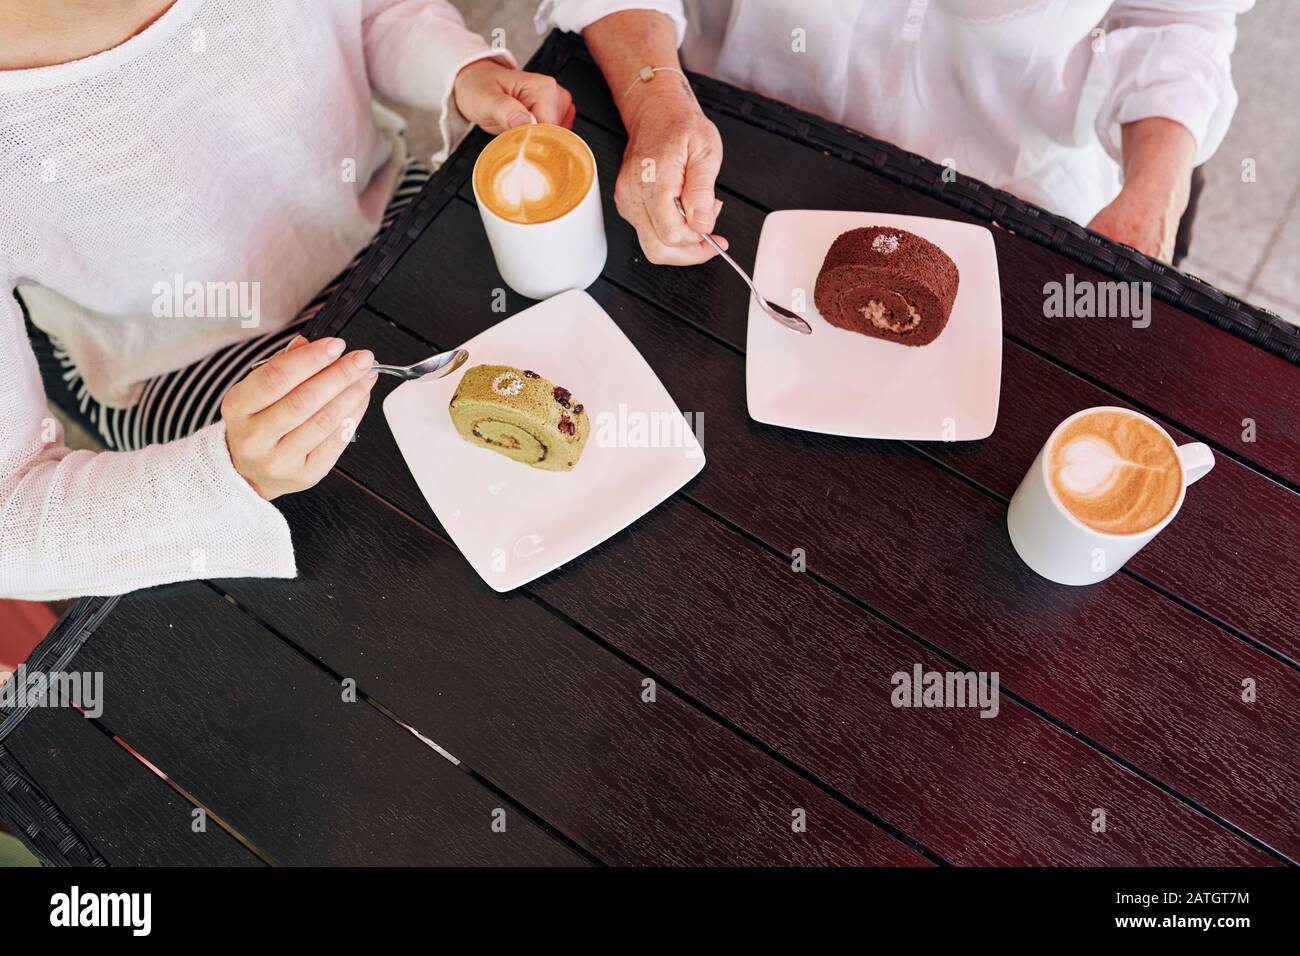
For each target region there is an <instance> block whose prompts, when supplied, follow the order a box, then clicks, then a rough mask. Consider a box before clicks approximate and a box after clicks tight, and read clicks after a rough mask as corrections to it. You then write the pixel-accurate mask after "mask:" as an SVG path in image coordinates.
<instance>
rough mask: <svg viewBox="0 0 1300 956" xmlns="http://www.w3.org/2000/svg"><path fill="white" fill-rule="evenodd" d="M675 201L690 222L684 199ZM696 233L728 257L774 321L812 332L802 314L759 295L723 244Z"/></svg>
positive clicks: (761, 307)
mask: <svg viewBox="0 0 1300 956" xmlns="http://www.w3.org/2000/svg"><path fill="white" fill-rule="evenodd" d="M673 202H675V203H677V211H678V212H679V213H681V214H682V219H684V220H686V222H688V223H689V222H690V219H688V218H687V216H686V210H685V209H683V208H682V201H681V200H680V199H675V200H673ZM696 235H697V236H699V237H700V238H701V239H703V240H704V241H705V242H707V243H708V244H709V245H711V246H712V247H713V248H714V249H716V250H718V255H720V256H722V258H724V259H726V260H727V264H728V265H730V266H731V268H733V269H735V270H736V271H737V272H738V273H740V277H741V278H742V279H744V280H745V284H746V285H747V286H749V291H750V292H752V293H754V300H755V301H756V302H757V303H758V307H759V308H760V309H762V310H763V311H764V312H766V313H767V314H768V316H769V317H770V318H771V319H772V320H773V321H775V322H779V323H780V324H781V325H784V326H785V327H786V328H787V329H791V330H793V331H795V332H799V333H800V334H802V335H811V334H812V326H811V325H809V324H808V323H807V322H805V321H804V320H803V319H802V318H801V317H800V316H798V315H796V314H795V313H793V312H791V311H790V310H789V309H787V308H785V307H784V306H779V305H777V304H776V303H775V302H772V301H771V300H769V299H764V298H763V297H762V296H761V295H759V293H758V287H757V286H755V285H754V280H753V279H751V278H750V277H749V273H748V272H746V271H745V270H744V269H742V268H741V267H740V266H739V265H738V264H737V263H736V260H735V259H733V258H731V256H729V255H727V253H726V251H725V250H723V248H722V246H720V245H718V243H717V242H716V241H715V240H714V238H713V237H712V236H709V235H705V234H704V233H702V232H697V233H696Z"/></svg>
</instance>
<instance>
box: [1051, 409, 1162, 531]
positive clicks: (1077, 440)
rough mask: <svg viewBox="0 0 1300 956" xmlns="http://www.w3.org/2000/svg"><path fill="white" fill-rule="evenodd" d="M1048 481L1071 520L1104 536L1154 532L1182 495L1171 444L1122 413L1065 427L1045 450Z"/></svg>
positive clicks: (1095, 416)
mask: <svg viewBox="0 0 1300 956" xmlns="http://www.w3.org/2000/svg"><path fill="white" fill-rule="evenodd" d="M1047 476H1048V481H1049V482H1050V483H1051V486H1052V490H1053V491H1054V492H1055V493H1056V497H1057V499H1058V500H1059V501H1060V502H1061V504H1062V506H1064V507H1065V509H1066V510H1067V511H1069V512H1070V514H1072V515H1074V517H1076V518H1078V519H1079V520H1080V521H1082V522H1083V523H1084V524H1086V525H1087V526H1088V527H1090V528H1093V529H1095V530H1097V531H1103V532H1106V533H1108V534H1136V533H1137V532H1140V531H1145V530H1146V529H1148V528H1151V527H1154V526H1155V525H1157V524H1159V523H1160V522H1161V521H1163V520H1164V519H1165V518H1166V517H1167V516H1168V515H1169V513H1170V512H1171V511H1173V509H1174V506H1175V505H1176V504H1177V503H1178V496H1179V494H1180V493H1181V492H1182V489H1183V469H1182V465H1181V464H1180V462H1179V460H1178V453H1177V451H1176V450H1175V449H1174V444H1173V442H1171V441H1170V440H1169V438H1168V436H1166V435H1165V434H1164V433H1163V432H1161V431H1160V430H1159V429H1157V428H1155V427H1154V426H1153V425H1151V424H1150V423H1149V422H1147V421H1145V420H1144V419H1142V418H1139V417H1137V416H1135V415H1128V414H1125V413H1124V412H1111V411H1099V412H1093V413H1091V414H1088V415H1083V416H1081V417H1079V418H1076V419H1075V420H1074V421H1072V422H1070V423H1069V424H1068V425H1066V426H1065V428H1063V429H1062V430H1061V433H1060V434H1059V435H1057V436H1056V440H1055V441H1054V442H1053V443H1052V446H1051V448H1049V449H1048V452H1047Z"/></svg>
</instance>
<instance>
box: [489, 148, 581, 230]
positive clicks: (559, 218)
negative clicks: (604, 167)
mask: <svg viewBox="0 0 1300 956" xmlns="http://www.w3.org/2000/svg"><path fill="white" fill-rule="evenodd" d="M529 125H530V126H531V125H536V126H549V127H551V128H552V129H558V130H563V131H564V132H566V133H568V134H569V135H570V136H572V137H573V138H574V139H576V140H577V141H578V143H579V144H580V145H581V146H582V148H583V149H585V150H586V151H587V157H588V158H589V159H590V160H591V182H590V183H588V184H587V191H586V192H584V193H583V194H582V198H581V199H579V200H578V201H577V202H576V203H574V204H573V206H572V207H571V208H570V209H568V210H566V211H565V212H563V213H561V214H560V215H558V216H556V217H555V218H554V219H547V220H545V221H543V222H515V221H514V220H513V219H506V218H505V217H504V216H499V215H497V214H496V213H495V212H493V211H492V208H491V207H490V206H488V205H487V204H486V203H485V202H483V197H482V196H480V195H479V192H478V176H477V175H476V173H478V164H479V161H480V160H481V159H482V158H483V154H484V153H485V152H487V148H488V146H491V145H492V144H493V143H495V142H496V141H497V137H500V136H504V135H505V134H506V133H509V132H511V131H512V130H516V129H523V127H522V126H512V127H510V129H507V130H502V131H501V132H499V133H497V134H496V136H493V137H492V138H491V139H490V140H488V142H487V143H486V144H485V145H484V146H483V148H482V149H480V150H479V151H478V155H477V156H475V157H474V165H473V167H471V168H470V171H469V188H470V191H471V192H473V194H474V204H475V205H476V206H478V208H479V212H480V213H482V214H484V215H488V216H491V217H492V218H493V219H495V220H496V221H497V222H500V223H505V224H506V225H508V226H518V227H520V228H523V229H529V228H532V227H534V226H549V225H551V224H552V223H556V222H563V221H564V220H565V219H568V218H569V217H570V216H572V215H573V214H574V213H576V212H577V211H578V209H579V208H580V207H581V206H582V204H583V203H585V202H586V201H587V200H588V199H590V198H591V194H592V193H593V192H595V191H596V190H597V189H599V188H600V187H599V185H598V183H599V182H600V177H599V176H598V175H597V170H596V154H595V153H593V152H592V151H591V146H589V145H588V144H587V141H586V140H585V139H583V138H582V137H581V136H579V135H578V134H577V133H575V132H574V131H573V130H571V129H569V128H568V127H565V126H560V125H558V124H556V123H536V124H531V123H530V124H529Z"/></svg>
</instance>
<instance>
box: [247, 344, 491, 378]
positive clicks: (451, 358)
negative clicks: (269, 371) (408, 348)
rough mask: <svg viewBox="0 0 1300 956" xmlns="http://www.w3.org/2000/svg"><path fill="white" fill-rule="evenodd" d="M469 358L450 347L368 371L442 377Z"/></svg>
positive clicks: (265, 360) (406, 375)
mask: <svg viewBox="0 0 1300 956" xmlns="http://www.w3.org/2000/svg"><path fill="white" fill-rule="evenodd" d="M272 358H275V356H274V355H272V356H271V358H264V359H262V360H261V361H258V362H254V363H253V365H252V367H253V368H257V367H258V366H259V365H265V364H266V363H267V362H269V361H271V359H272ZM468 358H469V352H467V351H465V350H464V349H452V350H451V351H450V352H439V353H438V354H437V355H431V356H429V357H428V358H427V359H423V360H422V361H419V362H416V363H415V364H413V365H372V366H371V367H370V371H372V372H382V373H383V374H385V375H392V376H395V377H396V378H404V379H412V378H424V377H425V376H428V377H429V378H442V377H443V376H444V375H450V374H451V373H452V372H454V371H456V369H458V368H460V367H461V366H462V365H464V364H465V360H466V359H468Z"/></svg>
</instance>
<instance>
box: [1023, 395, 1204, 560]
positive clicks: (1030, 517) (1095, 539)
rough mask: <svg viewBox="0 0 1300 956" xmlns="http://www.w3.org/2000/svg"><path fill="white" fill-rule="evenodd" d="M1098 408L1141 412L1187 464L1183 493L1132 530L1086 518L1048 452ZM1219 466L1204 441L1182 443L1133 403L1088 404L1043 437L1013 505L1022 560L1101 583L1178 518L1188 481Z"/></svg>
mask: <svg viewBox="0 0 1300 956" xmlns="http://www.w3.org/2000/svg"><path fill="white" fill-rule="evenodd" d="M1093 412H1120V413H1123V414H1125V415H1132V416H1134V417H1135V418H1140V419H1142V420H1143V421H1145V422H1146V423H1147V424H1149V425H1151V426H1152V427H1153V428H1154V429H1155V430H1156V431H1157V432H1158V433H1159V434H1161V435H1163V436H1164V437H1165V438H1166V439H1167V440H1168V442H1169V444H1170V446H1172V447H1173V448H1174V451H1175V454H1176V456H1177V458H1178V463H1179V467H1180V468H1181V470H1182V481H1181V483H1180V487H1179V489H1178V498H1177V500H1176V501H1175V502H1174V506H1173V508H1172V509H1171V510H1170V511H1169V513H1168V514H1167V515H1165V517H1164V518H1162V519H1161V520H1160V521H1158V522H1157V523H1156V524H1154V525H1152V526H1151V527H1149V528H1145V529H1143V530H1142V531H1138V532H1134V533H1132V534H1111V533H1107V532H1104V531H1098V530H1097V529H1095V528H1091V527H1089V526H1088V525H1086V524H1084V523H1083V522H1082V521H1080V520H1079V519H1078V518H1076V517H1075V516H1074V515H1073V514H1071V513H1070V512H1069V511H1068V510H1067V509H1066V508H1065V506H1064V505H1063V504H1062V503H1061V501H1060V499H1059V497H1058V496H1057V494H1056V491H1055V489H1053V487H1052V483H1051V480H1050V478H1049V476H1048V471H1047V452H1048V450H1049V449H1050V448H1052V446H1053V444H1054V443H1055V441H1056V438H1057V436H1058V435H1060V434H1061V432H1062V431H1063V430H1064V429H1065V428H1066V427H1067V426H1068V425H1069V424H1070V423H1071V422H1073V421H1074V420H1075V419H1077V418H1080V417H1082V416H1084V415H1088V414H1091V413H1093ZM1213 467H1214V454H1213V453H1212V452H1211V451H1210V449H1209V447H1208V446H1206V445H1204V444H1202V443H1201V442H1192V443H1190V444H1187V445H1176V444H1175V443H1174V440H1173V439H1172V438H1171V437H1170V436H1169V433H1168V432H1166V431H1165V430H1164V429H1163V428H1161V427H1160V425H1159V424H1157V423H1156V422H1154V421H1152V420H1151V419H1150V418H1148V417H1147V416H1145V415H1142V414H1140V413H1138V412H1135V411H1132V410H1131V409H1127V408H1117V407H1114V406H1110V405H1105V406H1098V407H1096V408H1085V409H1083V410H1082V411H1079V412H1075V413H1074V414H1073V415H1071V416H1070V417H1069V418H1067V419H1066V420H1065V421H1063V422H1061V424H1059V425H1057V426H1056V428H1055V429H1054V430H1053V431H1052V434H1051V435H1050V436H1049V437H1048V439H1047V441H1046V442H1044V443H1043V447H1042V449H1040V450H1039V452H1038V457H1037V458H1035V459H1034V463H1033V464H1032V465H1031V466H1030V468H1029V473H1028V474H1026V475H1025V477H1024V480H1023V481H1021V482H1020V487H1019V488H1017V489H1016V493H1015V494H1014V495H1012V497H1011V505H1010V506H1009V507H1008V508H1007V531H1008V533H1009V534H1010V535H1011V544H1012V545H1013V546H1014V547H1015V549H1016V553H1017V554H1019V555H1020V557H1021V560H1023V561H1024V562H1025V564H1027V565H1029V567H1030V568H1032V569H1033V570H1034V571H1036V572H1038V573H1039V574H1041V575H1042V576H1043V577H1045V578H1047V579H1048V580H1049V581H1055V582H1057V583H1058V584H1095V583H1097V582H1098V581H1104V580H1105V579H1106V578H1108V577H1110V576H1111V575H1112V574H1114V573H1115V572H1116V571H1118V570H1119V569H1120V568H1122V567H1123V566H1124V564H1125V562H1127V561H1128V560H1129V558H1131V557H1133V555H1135V554H1137V553H1138V552H1139V551H1140V550H1142V548H1143V546H1144V545H1146V543H1147V542H1148V541H1150V540H1151V539H1152V538H1154V537H1155V536H1156V535H1158V534H1159V533H1160V532H1161V531H1163V530H1164V528H1165V526H1166V525H1168V524H1169V522H1171V521H1173V520H1174V517H1175V516H1176V515H1177V514H1178V512H1179V510H1180V509H1181V508H1182V506H1183V498H1184V497H1185V496H1186V494H1187V486H1188V485H1190V484H1192V482H1194V481H1196V480H1197V479H1199V478H1201V477H1203V476H1204V475H1205V474H1207V473H1208V472H1209V470H1210V469H1211V468H1213Z"/></svg>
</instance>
